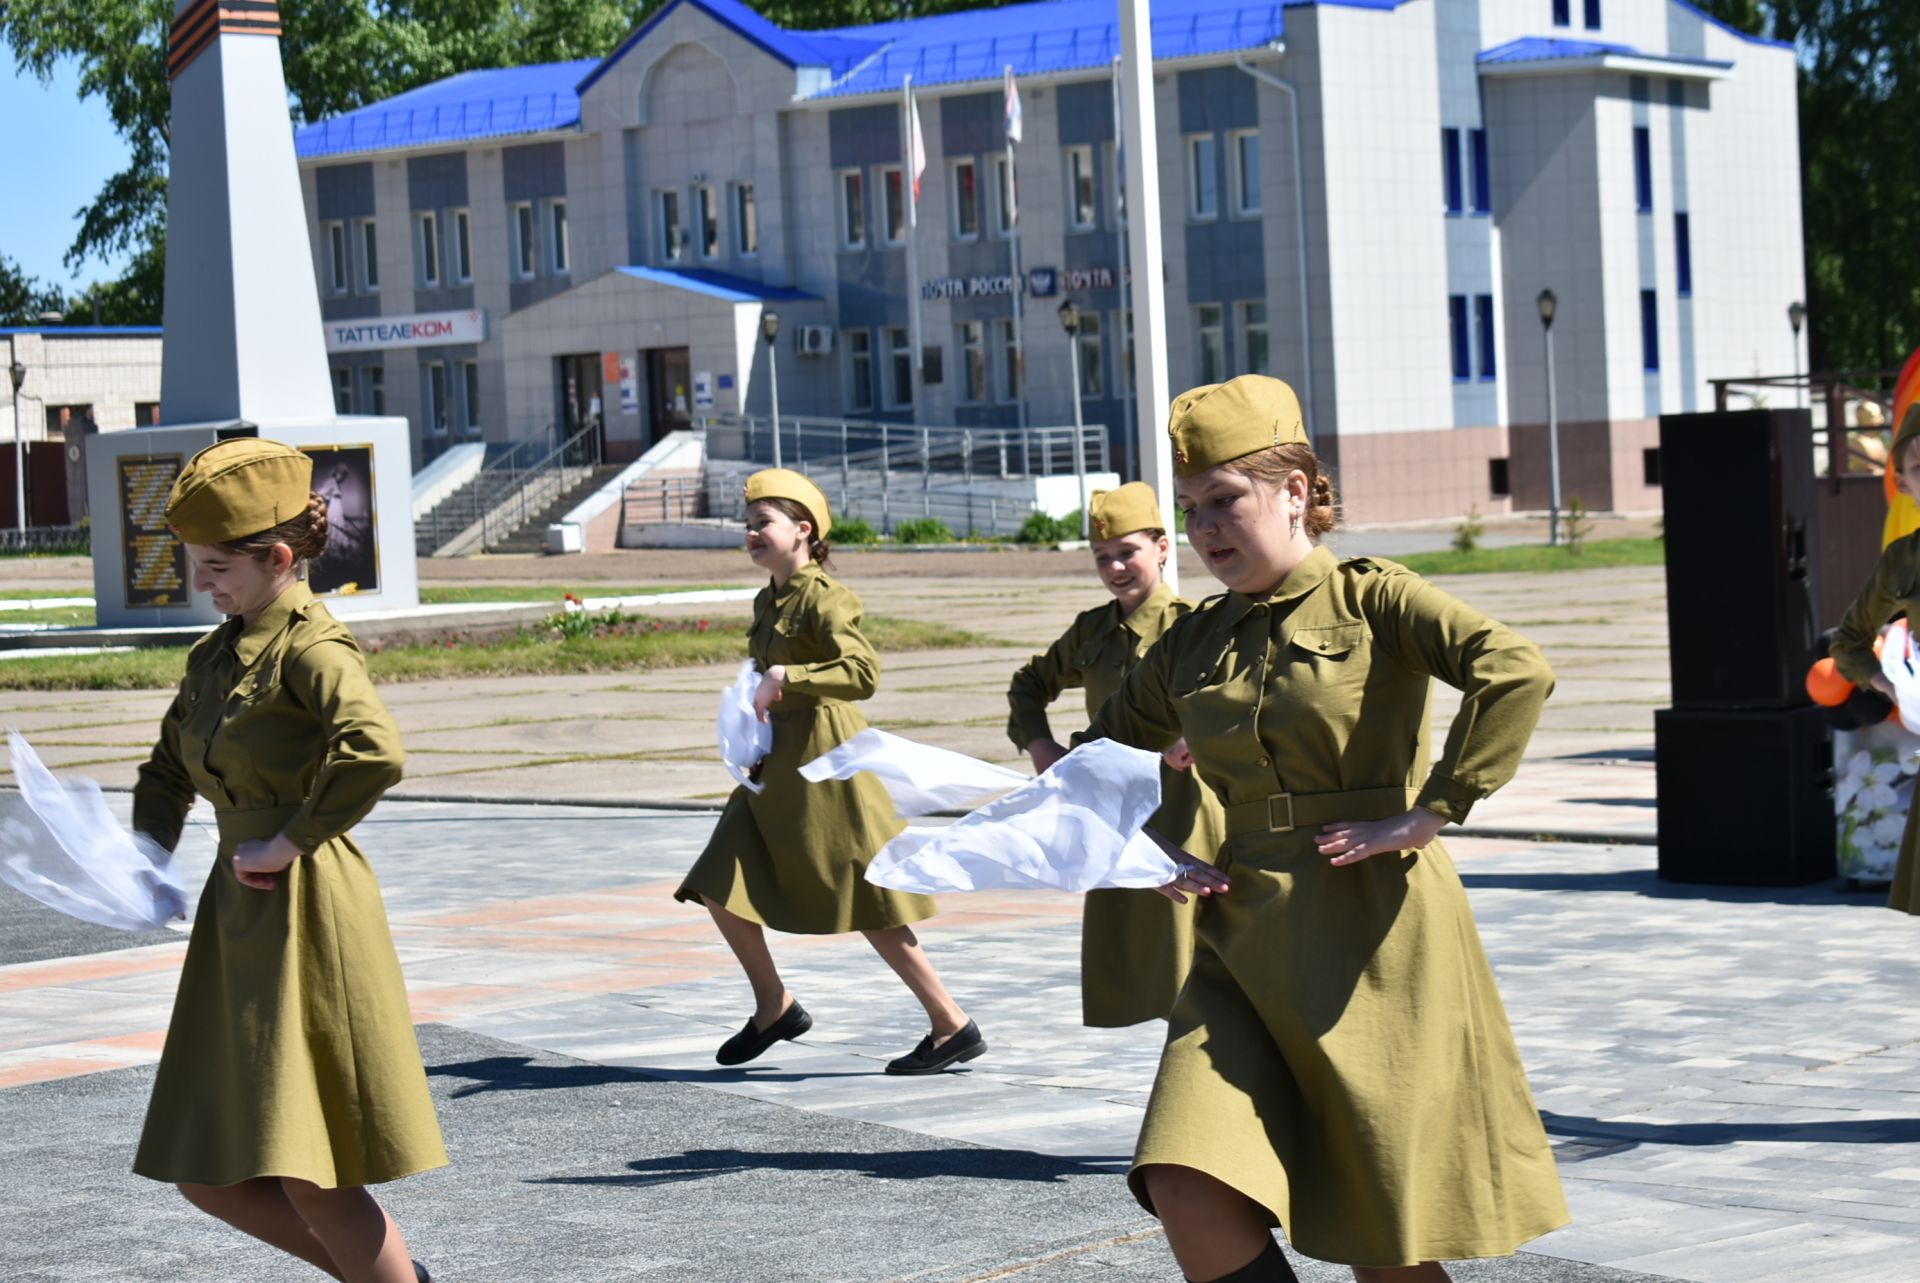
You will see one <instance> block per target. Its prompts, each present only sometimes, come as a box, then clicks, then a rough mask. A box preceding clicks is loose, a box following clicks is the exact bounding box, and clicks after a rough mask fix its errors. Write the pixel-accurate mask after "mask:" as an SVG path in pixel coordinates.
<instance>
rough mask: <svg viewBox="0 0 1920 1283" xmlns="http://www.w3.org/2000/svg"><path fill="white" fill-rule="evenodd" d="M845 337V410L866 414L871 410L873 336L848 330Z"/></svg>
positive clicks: (869, 333) (869, 332) (866, 331)
mask: <svg viewBox="0 0 1920 1283" xmlns="http://www.w3.org/2000/svg"><path fill="white" fill-rule="evenodd" d="M846 335H847V409H848V410H851V411H854V412H856V413H862V414H864V413H868V412H870V411H872V409H873V334H872V332H871V331H869V330H848V331H847V332H846Z"/></svg>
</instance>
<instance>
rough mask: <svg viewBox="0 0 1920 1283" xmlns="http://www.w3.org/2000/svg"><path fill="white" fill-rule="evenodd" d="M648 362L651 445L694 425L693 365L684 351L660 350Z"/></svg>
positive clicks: (648, 419)
mask: <svg viewBox="0 0 1920 1283" xmlns="http://www.w3.org/2000/svg"><path fill="white" fill-rule="evenodd" d="M642 355H643V356H645V357H646V359H647V444H648V445H652V444H653V443H654V442H656V441H658V440H660V438H662V437H664V436H666V435H667V433H669V432H677V431H678V430H680V429H681V428H685V427H690V426H692V424H693V362H692V360H691V359H690V358H689V357H688V355H687V349H685V348H683V347H657V348H652V349H650V350H649V351H647V352H644V353H642Z"/></svg>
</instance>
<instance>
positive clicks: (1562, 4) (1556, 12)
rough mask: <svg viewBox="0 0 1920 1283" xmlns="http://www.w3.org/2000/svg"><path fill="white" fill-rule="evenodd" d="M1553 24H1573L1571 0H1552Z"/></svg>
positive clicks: (1558, 25) (1566, 25) (1559, 25)
mask: <svg viewBox="0 0 1920 1283" xmlns="http://www.w3.org/2000/svg"><path fill="white" fill-rule="evenodd" d="M1553 25H1554V26H1556V27H1571V26H1572V25H1573V0H1553Z"/></svg>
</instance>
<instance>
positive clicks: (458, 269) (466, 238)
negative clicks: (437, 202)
mask: <svg viewBox="0 0 1920 1283" xmlns="http://www.w3.org/2000/svg"><path fill="white" fill-rule="evenodd" d="M447 217H448V221H449V222H451V223H452V224H453V261H452V263H451V264H450V265H451V266H452V268H453V272H452V276H453V283H454V284H455V285H471V284H473V215H472V214H470V213H468V212H467V211H466V210H464V209H454V210H448V211H447Z"/></svg>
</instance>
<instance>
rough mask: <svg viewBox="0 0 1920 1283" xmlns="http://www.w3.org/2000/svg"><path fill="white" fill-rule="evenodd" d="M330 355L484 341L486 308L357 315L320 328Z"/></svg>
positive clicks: (329, 322) (485, 337)
mask: <svg viewBox="0 0 1920 1283" xmlns="http://www.w3.org/2000/svg"><path fill="white" fill-rule="evenodd" d="M321 328H322V329H323V330H325V331H326V335H327V351H329V352H375V351H380V350H382V349H385V348H396V347H443V346H450V345H452V344H456V343H484V342H486V340H487V312H486V309H485V308H479V307H476V308H470V309H468V310H467V311H464V312H416V313H414V314H413V315H411V316H358V317H354V318H353V319H351V320H345V321H328V322H326V323H325V324H324V325H322V326H321Z"/></svg>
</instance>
